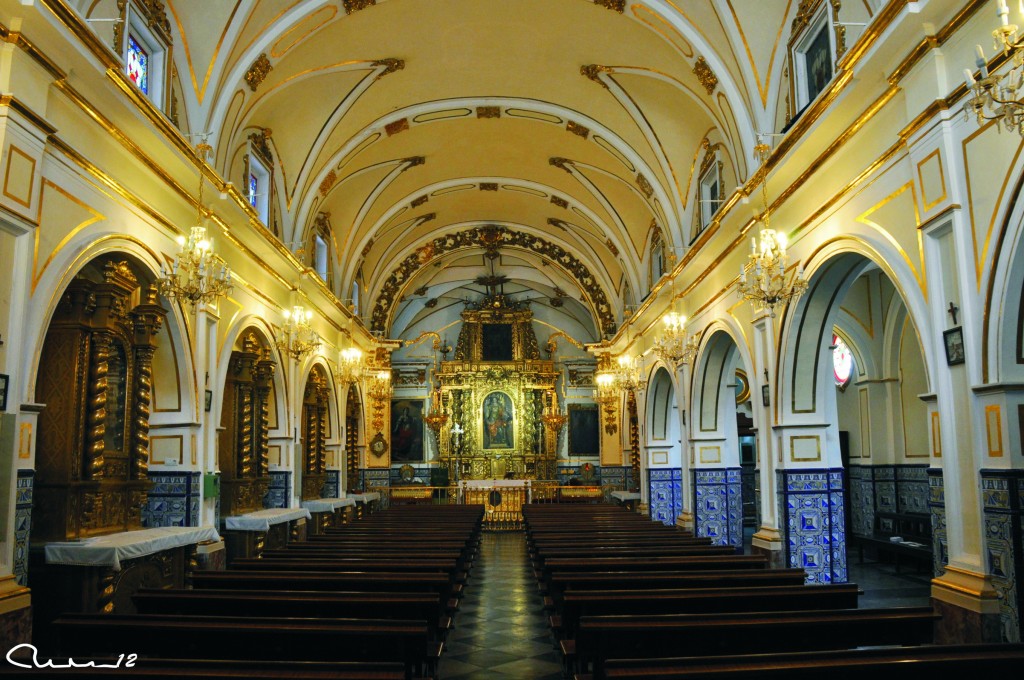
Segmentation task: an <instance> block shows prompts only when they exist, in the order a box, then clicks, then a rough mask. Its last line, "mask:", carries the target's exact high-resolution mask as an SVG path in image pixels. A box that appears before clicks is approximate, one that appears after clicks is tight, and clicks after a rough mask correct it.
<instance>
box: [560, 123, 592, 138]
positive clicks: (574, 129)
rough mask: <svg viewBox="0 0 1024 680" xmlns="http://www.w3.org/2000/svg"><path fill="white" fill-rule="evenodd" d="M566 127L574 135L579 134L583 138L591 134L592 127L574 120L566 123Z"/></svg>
mask: <svg viewBox="0 0 1024 680" xmlns="http://www.w3.org/2000/svg"><path fill="white" fill-rule="evenodd" d="M565 129H566V130H567V131H569V132H571V133H573V134H574V135H579V136H580V137H582V138H583V139H586V138H587V137H588V136H589V135H590V128H588V127H586V126H585V125H580V124H579V123H577V122H576V121H574V120H570V121H569V122H568V123H566V124H565Z"/></svg>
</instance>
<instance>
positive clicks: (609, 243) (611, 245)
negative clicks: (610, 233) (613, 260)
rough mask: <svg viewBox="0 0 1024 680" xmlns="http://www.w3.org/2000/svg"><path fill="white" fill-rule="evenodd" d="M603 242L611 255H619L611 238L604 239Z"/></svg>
mask: <svg viewBox="0 0 1024 680" xmlns="http://www.w3.org/2000/svg"><path fill="white" fill-rule="evenodd" d="M604 244H605V245H606V246H608V251H609V252H611V254H612V257H618V256H619V249H618V248H616V247H615V244H614V243H612V240H611V239H606V240H605V242H604Z"/></svg>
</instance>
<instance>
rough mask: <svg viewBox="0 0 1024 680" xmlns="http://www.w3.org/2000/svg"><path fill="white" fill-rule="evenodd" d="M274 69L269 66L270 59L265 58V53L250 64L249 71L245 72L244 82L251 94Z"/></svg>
mask: <svg viewBox="0 0 1024 680" xmlns="http://www.w3.org/2000/svg"><path fill="white" fill-rule="evenodd" d="M273 68H274V67H273V66H272V65H271V64H270V59H268V58H267V53H266V52H263V53H262V54H260V56H258V57H256V61H254V62H253V63H252V66H250V67H249V70H248V71H246V72H245V82H246V83H248V84H249V89H250V90H252V91H253V92H255V91H256V88H257V87H259V86H260V84H261V83H262V82H263V81H264V80H265V79H266V77H267V74H268V73H270V71H271V70H272V69H273Z"/></svg>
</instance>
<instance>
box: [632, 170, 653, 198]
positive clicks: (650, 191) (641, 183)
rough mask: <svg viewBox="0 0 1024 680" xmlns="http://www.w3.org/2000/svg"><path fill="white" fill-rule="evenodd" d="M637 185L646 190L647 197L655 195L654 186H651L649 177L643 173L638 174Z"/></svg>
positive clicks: (643, 190)
mask: <svg viewBox="0 0 1024 680" xmlns="http://www.w3.org/2000/svg"><path fill="white" fill-rule="evenodd" d="M636 185H637V186H638V187H640V191H642V192H644V196H646V197H647V198H650V197H651V196H653V195H654V187H652V186H651V183H650V182H648V181H647V178H646V177H644V176H643V174H638V175H637V176H636Z"/></svg>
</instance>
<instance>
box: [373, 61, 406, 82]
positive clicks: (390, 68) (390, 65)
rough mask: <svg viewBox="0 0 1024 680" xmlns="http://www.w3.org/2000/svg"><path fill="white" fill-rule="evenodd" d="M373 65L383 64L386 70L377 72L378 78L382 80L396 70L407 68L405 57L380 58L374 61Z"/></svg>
mask: <svg viewBox="0 0 1024 680" xmlns="http://www.w3.org/2000/svg"><path fill="white" fill-rule="evenodd" d="M371 66H375V67H376V66H383V67H384V70H383V71H381V72H380V73H378V74H377V80H380V79H381V78H383V77H384V76H386V75H389V74H391V73H394V72H395V71H401V70H402V69H404V68H405V59H395V58H393V57H388V58H387V59H378V60H376V61H374V62H373V63H372V64H371Z"/></svg>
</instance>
